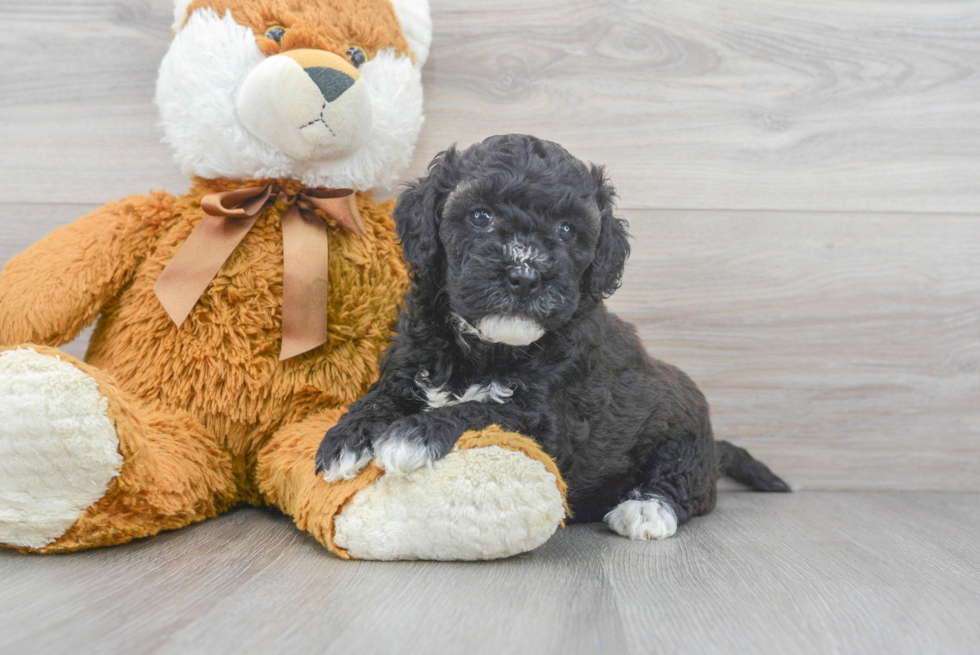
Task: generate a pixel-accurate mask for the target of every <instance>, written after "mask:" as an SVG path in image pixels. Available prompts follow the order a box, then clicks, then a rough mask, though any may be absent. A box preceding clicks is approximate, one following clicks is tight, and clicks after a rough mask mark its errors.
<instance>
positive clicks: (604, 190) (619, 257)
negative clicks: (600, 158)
mask: <svg viewBox="0 0 980 655" xmlns="http://www.w3.org/2000/svg"><path fill="white" fill-rule="evenodd" d="M592 177H593V179H594V180H595V182H596V186H597V191H596V203H597V204H598V205H599V214H600V216H601V220H602V223H601V226H600V229H599V242H598V243H597V244H596V247H595V259H594V260H593V261H592V265H591V266H590V267H589V269H588V270H587V271H586V275H585V281H586V291H587V292H588V293H589V295H591V296H592V297H593V298H594V299H595V300H596V301H597V302H598V301H601V300H603V299H604V298H608V297H609V296H611V295H612V294H613V292H614V291H616V289H618V288H619V285H620V283H621V282H622V279H623V267H624V266H625V265H626V259H627V258H628V257H629V256H630V244H629V232H628V228H629V224H628V223H627V222H626V221H625V220H623V219H621V218H616V217H615V216H614V215H613V209H614V207H615V205H616V189H614V188H613V185H612V184H610V182H609V180H608V179H607V178H606V175H605V170H604V169H603V167H602V166H596V165H594V164H593V165H592Z"/></svg>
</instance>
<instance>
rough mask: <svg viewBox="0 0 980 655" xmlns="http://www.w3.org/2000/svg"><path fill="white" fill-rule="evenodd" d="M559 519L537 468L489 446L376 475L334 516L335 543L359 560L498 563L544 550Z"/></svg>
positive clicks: (552, 485) (560, 510)
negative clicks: (406, 471) (399, 473)
mask: <svg viewBox="0 0 980 655" xmlns="http://www.w3.org/2000/svg"><path fill="white" fill-rule="evenodd" d="M564 514H565V512H564V506H563V502H562V497H561V493H559V491H558V486H557V481H556V480H555V476H554V475H552V474H551V473H549V472H548V471H547V469H545V467H544V465H543V464H542V463H541V462H538V461H536V460H533V459H531V458H530V457H527V456H525V455H523V454H521V453H517V452H514V451H510V450H505V449H503V448H500V447H498V446H490V447H487V448H473V449H470V450H464V451H456V452H452V453H450V454H449V455H447V456H446V457H444V458H443V459H441V460H439V461H437V462H435V463H434V464H433V465H432V467H431V468H428V467H427V468H421V469H418V470H417V471H414V472H412V473H409V474H408V475H404V476H391V475H385V476H382V477H381V478H380V479H379V480H378V481H377V482H375V483H374V484H372V485H371V486H369V487H367V488H366V489H364V490H362V491H360V492H358V494H357V495H356V496H354V498H353V499H352V500H351V501H350V502H349V503H348V504H347V505H346V507H344V510H343V511H342V512H341V513H340V514H339V515H338V516H337V518H336V519H335V521H334V526H335V528H336V532H335V540H336V542H337V545H339V546H340V547H341V548H346V549H347V551H348V552H349V553H350V554H351V555H352V556H353V557H356V558H360V559H374V560H404V559H428V560H487V559H498V558H501V557H509V556H511V555H516V554H518V553H523V552H526V551H529V550H532V549H534V548H537V547H538V546H540V545H541V544H543V543H544V542H545V541H547V540H548V538H549V537H551V535H552V534H554V532H555V530H556V529H557V527H558V524H559V523H560V522H561V520H562V519H563V518H564Z"/></svg>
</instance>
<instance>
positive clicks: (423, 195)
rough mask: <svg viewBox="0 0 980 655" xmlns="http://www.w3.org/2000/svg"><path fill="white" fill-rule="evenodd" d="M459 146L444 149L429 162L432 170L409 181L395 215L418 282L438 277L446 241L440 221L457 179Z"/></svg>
mask: <svg viewBox="0 0 980 655" xmlns="http://www.w3.org/2000/svg"><path fill="white" fill-rule="evenodd" d="M456 158H457V152H456V146H455V145H454V146H451V147H450V148H449V149H448V150H444V151H443V152H440V153H439V154H438V155H436V156H435V158H434V159H433V160H432V163H430V164H429V173H428V175H426V176H425V177H420V178H419V179H417V180H415V181H414V182H411V183H409V184H408V186H407V188H406V189H405V191H404V192H403V193H402V194H401V195H400V196H399V197H398V202H397V204H396V205H395V211H394V213H393V217H394V219H395V227H396V229H397V230H398V239H399V241H401V245H402V253H403V255H404V256H405V261H407V262H408V264H409V266H410V267H411V268H412V270H413V271H414V273H415V279H416V282H421V281H423V280H428V279H432V280H436V279H437V278H438V275H439V271H440V255H441V253H442V243H441V242H440V241H439V222H440V218H441V217H440V214H441V212H442V209H443V205H444V204H445V202H446V197H447V196H448V195H449V193H450V192H451V191H452V190H453V188H454V187H455V185H456V181H457V177H458V175H457V171H456Z"/></svg>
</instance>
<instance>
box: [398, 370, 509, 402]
mask: <svg viewBox="0 0 980 655" xmlns="http://www.w3.org/2000/svg"><path fill="white" fill-rule="evenodd" d="M415 384H417V385H418V387H419V389H420V390H421V391H422V393H423V394H424V395H425V402H426V408H425V409H427V410H428V409H437V408H439V407H452V406H453V405H459V404H461V403H501V404H502V403H505V402H507V400H508V399H509V398H510V397H511V396H513V395H514V390H513V389H511V388H510V387H506V386H504V385H502V384H500V383H499V382H490V383H489V384H471V385H470V386H469V387H467V388H466V391H464V392H463V393H461V394H455V393H452V392H451V391H446V390H445V388H444V387H433V386H432V383H431V382H429V373H428V371H422V372H421V373H420V374H419V375H418V376H417V377H416V378H415Z"/></svg>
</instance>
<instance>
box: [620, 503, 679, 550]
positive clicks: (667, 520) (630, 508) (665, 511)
mask: <svg viewBox="0 0 980 655" xmlns="http://www.w3.org/2000/svg"><path fill="white" fill-rule="evenodd" d="M603 521H605V522H606V524H607V525H608V526H609V528H610V529H611V530H612V531H613V532H616V533H617V534H621V535H623V536H624V537H629V538H630V539H666V538H667V537H672V536H673V535H674V533H675V532H677V515H676V514H675V513H674V509H673V508H672V507H671V506H670V505H669V504H668V503H667V501H666V500H664V499H663V498H661V497H660V496H644V497H641V498H634V499H630V500H624V501H623V502H621V503H620V504H619V505H617V506H616V507H615V508H614V509H613V510H612V511H611V512H609V513H608V514H606V516H605V517H604V518H603Z"/></svg>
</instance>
